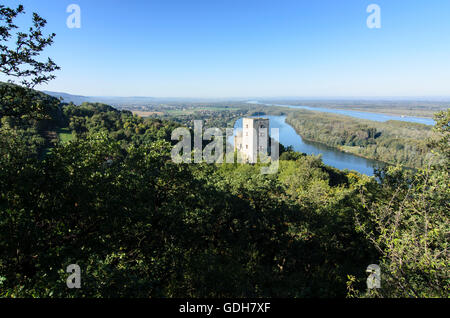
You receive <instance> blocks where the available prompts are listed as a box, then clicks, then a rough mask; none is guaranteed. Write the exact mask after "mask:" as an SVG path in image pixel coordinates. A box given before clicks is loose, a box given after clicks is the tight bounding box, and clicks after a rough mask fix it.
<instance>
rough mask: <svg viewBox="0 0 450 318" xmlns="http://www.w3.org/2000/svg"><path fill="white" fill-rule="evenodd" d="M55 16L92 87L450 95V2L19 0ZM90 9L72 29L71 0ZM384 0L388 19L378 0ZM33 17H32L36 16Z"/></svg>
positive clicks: (64, 78)
mask: <svg viewBox="0 0 450 318" xmlns="http://www.w3.org/2000/svg"><path fill="white" fill-rule="evenodd" d="M18 3H21V4H23V5H24V6H25V9H26V11H27V14H30V13H31V12H33V11H35V12H37V13H39V14H40V15H41V16H42V17H44V18H45V19H47V21H48V25H47V27H46V30H47V31H48V32H55V33H56V34H57V36H56V38H55V43H54V45H53V46H52V47H51V48H49V49H47V50H46V51H45V55H46V56H51V57H52V59H54V60H55V62H56V63H57V64H58V65H60V66H61V68H62V70H61V71H59V72H57V76H58V77H57V79H56V80H54V81H52V82H51V83H50V84H48V85H46V86H42V87H39V89H45V90H52V91H59V92H67V93H71V94H80V95H90V96H107V95H108V96H155V97H240V96H242V97H249V96H260V97H280V96H308V97H310V96H316V97H331V96H355V97H358V96H373V97H376V96H450V1H449V0H427V1H425V0H373V1H363V0H339V1H338V0H270V1H269V0H128V1H123V0H72V1H65V0H39V1H36V0H22V1H16V0H8V2H7V5H9V6H15V5H17V4H18ZM72 3H75V4H78V5H79V6H80V7H81V23H82V25H81V29H69V28H67V26H66V20H67V17H68V16H69V13H66V8H67V6H68V5H70V4H72ZM371 3H376V4H378V5H379V6H380V7H381V18H382V27H381V29H369V28H368V27H367V25H366V20H367V17H368V16H369V14H368V13H367V12H366V8H367V6H368V5H369V4H371ZM29 21H30V16H29V15H27V16H24V17H22V18H20V20H19V25H20V26H27V25H28V22H29Z"/></svg>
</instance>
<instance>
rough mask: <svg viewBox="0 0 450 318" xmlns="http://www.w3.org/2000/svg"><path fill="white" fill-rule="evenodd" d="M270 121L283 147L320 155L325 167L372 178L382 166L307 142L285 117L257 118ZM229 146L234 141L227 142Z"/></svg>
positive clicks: (240, 122)
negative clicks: (376, 168) (376, 169)
mask: <svg viewBox="0 0 450 318" xmlns="http://www.w3.org/2000/svg"><path fill="white" fill-rule="evenodd" d="M259 117H263V118H268V119H269V120H270V128H278V129H279V130H280V140H279V141H280V143H281V144H282V145H283V146H285V147H288V146H292V147H293V148H294V150H295V151H298V152H303V153H306V154H308V155H312V154H314V155H319V154H321V155H322V160H323V162H324V163H325V164H326V165H329V166H333V167H336V168H338V169H341V170H343V169H348V170H356V171H358V172H360V173H363V174H366V175H368V176H373V170H374V168H375V167H377V166H380V165H382V163H381V162H378V161H375V160H369V159H365V158H361V157H358V156H355V155H352V154H348V153H344V152H341V151H339V150H336V149H333V148H330V147H327V146H325V145H322V144H319V143H315V142H309V141H305V140H303V139H302V137H301V136H299V135H298V134H297V132H296V131H295V130H294V128H292V126H290V125H289V124H287V123H286V116H259ZM234 128H235V133H236V132H237V131H239V130H241V129H242V118H240V119H239V120H237V121H236V123H235V125H234ZM228 142H230V143H231V144H233V143H234V139H233V138H230V139H229V140H228Z"/></svg>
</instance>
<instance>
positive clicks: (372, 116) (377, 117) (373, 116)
mask: <svg viewBox="0 0 450 318" xmlns="http://www.w3.org/2000/svg"><path fill="white" fill-rule="evenodd" d="M247 103H248V104H257V105H264V106H278V107H287V108H295V109H306V110H311V111H315V112H321V113H331V114H338V115H344V116H349V117H355V118H360V119H367V120H373V121H380V122H385V121H388V120H400V121H406V122H410V123H419V124H425V125H430V126H434V125H435V124H436V122H435V121H434V120H433V119H431V118H423V117H411V116H396V115H387V114H381V113H369V112H361V111H356V110H345V109H334V108H323V107H310V106H295V105H281V104H264V103H260V102H258V101H251V102H247Z"/></svg>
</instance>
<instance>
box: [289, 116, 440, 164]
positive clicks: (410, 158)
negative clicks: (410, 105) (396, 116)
mask: <svg viewBox="0 0 450 318" xmlns="http://www.w3.org/2000/svg"><path fill="white" fill-rule="evenodd" d="M286 121H287V123H289V124H290V125H291V126H292V127H294V129H295V130H296V131H297V132H298V133H299V134H300V135H301V136H302V137H303V138H305V139H307V140H312V141H317V142H320V143H323V144H326V145H328V146H331V147H336V148H338V149H340V150H342V151H346V152H350V153H353V154H356V155H359V156H362V157H366V158H370V159H375V160H379V161H383V162H386V163H390V164H394V165H395V164H403V165H405V166H407V167H411V168H419V167H423V166H427V165H430V164H431V160H432V155H431V149H430V148H429V139H430V138H432V135H433V131H432V127H431V126H427V125H423V124H416V123H409V122H402V121H394V120H391V121H387V122H376V121H369V120H363V119H356V118H352V117H347V116H341V115H334V114H324V113H316V112H311V111H306V110H296V111H295V112H290V113H289V115H288V116H287V118H286Z"/></svg>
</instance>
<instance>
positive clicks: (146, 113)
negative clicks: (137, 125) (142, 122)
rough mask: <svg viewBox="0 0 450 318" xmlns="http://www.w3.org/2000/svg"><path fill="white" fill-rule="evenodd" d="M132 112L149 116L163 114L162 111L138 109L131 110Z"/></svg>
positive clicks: (141, 115)
mask: <svg viewBox="0 0 450 318" xmlns="http://www.w3.org/2000/svg"><path fill="white" fill-rule="evenodd" d="M133 114H134V115H138V116H140V117H149V116H152V115H159V116H162V115H164V113H163V112H146V111H139V110H133Z"/></svg>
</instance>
